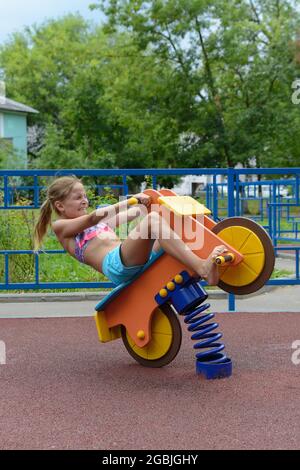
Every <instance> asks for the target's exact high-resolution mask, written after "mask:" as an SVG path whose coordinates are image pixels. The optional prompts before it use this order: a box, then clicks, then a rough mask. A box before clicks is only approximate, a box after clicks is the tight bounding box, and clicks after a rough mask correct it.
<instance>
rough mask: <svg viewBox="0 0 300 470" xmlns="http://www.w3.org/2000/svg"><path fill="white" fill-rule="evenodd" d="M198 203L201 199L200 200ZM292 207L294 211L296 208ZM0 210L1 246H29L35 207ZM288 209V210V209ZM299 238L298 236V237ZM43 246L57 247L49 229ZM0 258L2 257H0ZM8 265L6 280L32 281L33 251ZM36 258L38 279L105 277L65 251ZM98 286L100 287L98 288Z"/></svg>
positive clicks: (253, 210) (0, 276)
mask: <svg viewBox="0 0 300 470" xmlns="http://www.w3.org/2000/svg"><path fill="white" fill-rule="evenodd" d="M201 202H202V203H205V201H203V200H201ZM226 206H227V200H226V199H223V200H220V201H219V208H220V214H219V215H220V216H223V217H225V216H226V209H225V207H226ZM248 209H249V214H248V215H249V216H250V217H251V215H257V213H258V210H259V205H258V201H254V200H253V201H252V200H249V201H248ZM292 209H294V211H293V212H294V214H296V209H297V208H292ZM1 212H2V213H0V239H1V242H2V243H1V245H2V246H1V249H7V250H12V249H16V250H21V249H29V250H30V249H32V231H33V226H34V222H35V220H36V217H37V215H38V211H32V210H26V209H24V210H18V211H9V212H8V213H7V214H5V213H4V212H5V211H1ZM291 213H292V211H291ZM257 222H258V223H259V224H260V225H267V224H268V220H267V219H263V220H259V221H257ZM281 228H282V230H289V229H291V228H292V224H291V223H290V222H288V221H286V220H282V224H281ZM299 242H300V240H299ZM280 243H281V244H283V245H284V244H286V243H289V241H283V242H280ZM44 249H46V250H61V246H60V244H59V243H58V241H57V239H56V237H55V236H54V234H53V233H50V234H49V235H48V236H47V237H46V239H45V243H44ZM1 258H2V260H1ZM1 258H0V283H4V256H2V257H1ZM9 260H10V261H9V265H10V269H9V272H10V282H12V283H14V282H18V283H20V282H34V277H35V275H34V256H33V255H26V254H24V255H11V256H10V257H9ZM39 262H40V269H39V274H40V282H105V281H107V279H106V278H105V276H104V275H103V274H101V273H98V272H97V271H95V270H94V269H93V268H91V267H89V266H86V265H83V264H81V263H79V262H78V261H77V260H75V259H74V258H72V257H71V256H70V255H68V254H51V255H50V254H46V253H41V254H40V256H39ZM291 274H292V273H291V272H290V271H287V270H274V272H273V274H272V279H278V278H280V277H286V276H289V275H291ZM101 290H102V288H101ZM38 291H39V292H41V293H49V292H50V293H51V292H53V290H52V289H42V290H38ZM35 292H37V290H35V289H30V290H27V289H26V290H21V289H19V290H0V293H10V294H13V293H35ZM55 292H57V293H63V292H91V288H88V287H87V288H82V289H79V288H69V289H55Z"/></svg>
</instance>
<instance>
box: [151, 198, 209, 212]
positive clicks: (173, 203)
mask: <svg viewBox="0 0 300 470" xmlns="http://www.w3.org/2000/svg"><path fill="white" fill-rule="evenodd" d="M158 202H159V203H160V204H162V205H164V206H166V207H167V208H168V209H170V210H171V211H172V212H174V213H175V214H177V215H210V214H211V211H210V210H209V209H207V207H205V206H204V205H203V204H200V202H198V201H196V200H195V199H193V198H192V197H190V196H160V197H159V198H158Z"/></svg>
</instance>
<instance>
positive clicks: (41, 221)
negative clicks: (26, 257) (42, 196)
mask: <svg viewBox="0 0 300 470" xmlns="http://www.w3.org/2000/svg"><path fill="white" fill-rule="evenodd" d="M51 215H52V206H51V202H50V199H49V198H47V199H46V201H45V202H44V203H43V204H42V206H41V209H40V215H39V218H38V221H37V223H36V225H35V228H34V251H38V250H39V248H40V246H41V244H42V241H43V238H44V236H45V235H46V232H47V228H48V225H49V224H50V221H51Z"/></svg>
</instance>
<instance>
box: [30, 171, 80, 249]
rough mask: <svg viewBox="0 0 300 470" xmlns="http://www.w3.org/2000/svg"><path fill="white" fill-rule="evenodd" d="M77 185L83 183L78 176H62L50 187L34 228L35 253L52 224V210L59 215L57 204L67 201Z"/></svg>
mask: <svg viewBox="0 0 300 470" xmlns="http://www.w3.org/2000/svg"><path fill="white" fill-rule="evenodd" d="M76 183H81V180H80V179H78V178H77V177H76V176H73V175H72V176H62V177H61V178H57V179H56V180H54V181H53V182H52V183H51V184H50V186H49V187H48V190H47V199H46V201H45V202H44V203H43V204H42V206H41V209H40V215H39V218H38V221H37V223H36V225H35V228H34V250H35V251H38V250H39V248H40V246H41V244H42V241H43V238H44V236H45V235H46V233H47V229H48V225H49V224H50V222H51V216H52V210H54V211H55V212H56V213H57V214H58V215H59V211H58V210H57V208H56V207H55V202H56V201H63V200H64V199H66V197H68V195H69V194H70V192H71V191H72V189H73V187H74V185H75V184H76Z"/></svg>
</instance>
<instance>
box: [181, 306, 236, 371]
mask: <svg viewBox="0 0 300 470" xmlns="http://www.w3.org/2000/svg"><path fill="white" fill-rule="evenodd" d="M209 307H210V304H204V305H201V306H200V307H197V308H196V309H194V308H193V309H190V310H188V311H186V312H183V315H184V316H185V318H184V322H185V323H187V324H188V325H189V326H188V331H192V332H194V333H193V334H192V336H191V339H192V340H194V341H198V340H200V341H198V342H197V343H196V344H194V349H205V351H201V352H198V353H197V354H196V358H197V361H198V362H203V363H206V364H208V363H214V364H218V363H225V362H227V361H228V360H229V359H228V358H227V356H226V355H225V354H223V353H221V351H223V349H224V348H225V346H224V344H222V343H219V342H218V341H219V340H220V339H221V338H222V336H223V335H222V333H216V332H214V333H212V331H214V330H215V329H216V328H218V326H219V324H218V323H216V322H214V323H209V324H207V322H208V321H210V320H211V319H212V318H214V316H215V315H214V313H206V314H205V315H201V314H202V312H204V311H205V310H207V309H208V308H209Z"/></svg>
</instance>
